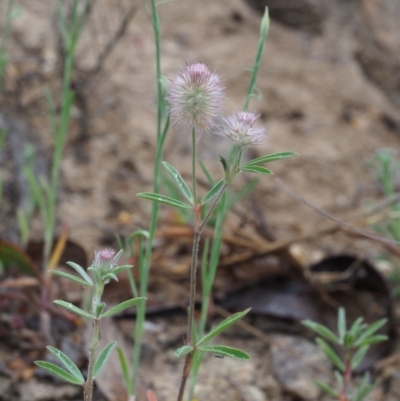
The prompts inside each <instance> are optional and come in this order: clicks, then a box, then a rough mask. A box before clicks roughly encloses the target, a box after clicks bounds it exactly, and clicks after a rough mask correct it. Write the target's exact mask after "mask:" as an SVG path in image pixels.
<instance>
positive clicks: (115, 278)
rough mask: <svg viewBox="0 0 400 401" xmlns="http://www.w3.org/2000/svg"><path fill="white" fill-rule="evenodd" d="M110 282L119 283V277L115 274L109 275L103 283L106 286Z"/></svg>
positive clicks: (104, 278) (104, 277)
mask: <svg viewBox="0 0 400 401" xmlns="http://www.w3.org/2000/svg"><path fill="white" fill-rule="evenodd" d="M110 280H115V281H118V277H117V276H116V275H115V274H114V273H107V274H106V275H105V276H103V281H104V282H105V283H106V284H107V283H109V282H110Z"/></svg>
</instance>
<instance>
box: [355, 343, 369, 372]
mask: <svg viewBox="0 0 400 401" xmlns="http://www.w3.org/2000/svg"><path fill="white" fill-rule="evenodd" d="M368 349H369V346H368V345H364V346H363V347H361V348H359V349H358V350H357V352H356V353H355V354H354V355H353V358H351V368H352V369H355V368H356V367H357V366H358V365H359V364H360V363H361V361H362V360H363V359H364V356H365V354H366V353H367V351H368Z"/></svg>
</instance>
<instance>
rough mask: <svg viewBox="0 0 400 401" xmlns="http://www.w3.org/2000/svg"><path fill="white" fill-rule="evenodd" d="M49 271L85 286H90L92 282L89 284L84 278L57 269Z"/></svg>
mask: <svg viewBox="0 0 400 401" xmlns="http://www.w3.org/2000/svg"><path fill="white" fill-rule="evenodd" d="M50 273H52V274H55V275H56V276H60V277H64V278H67V279H68V280H71V281H75V283H78V284H82V285H83V286H85V287H92V286H93V283H92V284H90V283H88V282H87V281H85V280H82V279H81V278H79V277H76V276H73V275H72V274H69V273H65V272H61V271H59V270H50Z"/></svg>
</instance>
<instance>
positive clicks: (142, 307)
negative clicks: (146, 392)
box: [132, 0, 169, 394]
mask: <svg viewBox="0 0 400 401" xmlns="http://www.w3.org/2000/svg"><path fill="white" fill-rule="evenodd" d="M150 3H151V15H150V18H151V23H152V27H153V31H154V42H155V48H156V60H155V61H156V82H157V133H156V137H157V144H156V155H155V163H154V182H153V192H154V193H158V191H159V187H160V170H161V161H162V153H163V148H164V141H165V138H166V134H167V132H168V127H169V119H168V120H167V121H166V123H165V126H164V129H162V116H163V107H164V106H163V105H164V99H163V89H162V76H161V38H160V20H159V17H158V13H157V6H156V2H155V0H151V1H150ZM158 211H159V205H158V203H157V202H153V204H152V209H151V215H150V226H149V238H148V239H147V243H146V248H145V250H144V258H143V263H142V264H141V265H140V266H139V270H140V288H139V292H140V296H142V297H146V295H147V286H148V280H149V273H150V267H151V256H152V244H153V239H154V235H155V231H156V228H157V222H158ZM145 318H146V302H141V303H140V304H139V305H138V306H137V315H136V324H135V333H134V335H135V345H134V347H133V374H132V389H133V394H135V392H136V382H137V377H138V372H139V362H140V355H141V351H142V342H143V336H144V322H145Z"/></svg>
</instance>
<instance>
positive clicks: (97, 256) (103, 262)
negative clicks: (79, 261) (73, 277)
mask: <svg viewBox="0 0 400 401" xmlns="http://www.w3.org/2000/svg"><path fill="white" fill-rule="evenodd" d="M121 254H122V250H121V251H120V252H118V253H117V254H115V251H114V250H113V249H111V248H105V249H102V250H101V251H95V253H94V260H93V263H92V266H93V267H94V268H96V269H97V270H98V271H99V272H100V274H101V275H104V274H107V273H112V272H113V270H114V269H115V268H117V267H118V261H119V258H120V256H121Z"/></svg>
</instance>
